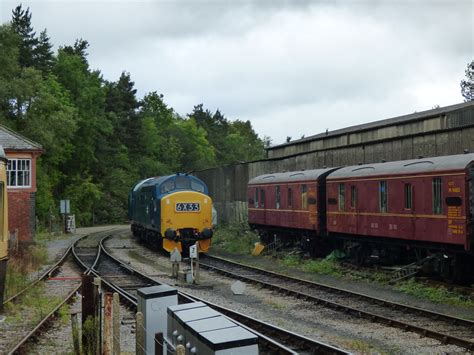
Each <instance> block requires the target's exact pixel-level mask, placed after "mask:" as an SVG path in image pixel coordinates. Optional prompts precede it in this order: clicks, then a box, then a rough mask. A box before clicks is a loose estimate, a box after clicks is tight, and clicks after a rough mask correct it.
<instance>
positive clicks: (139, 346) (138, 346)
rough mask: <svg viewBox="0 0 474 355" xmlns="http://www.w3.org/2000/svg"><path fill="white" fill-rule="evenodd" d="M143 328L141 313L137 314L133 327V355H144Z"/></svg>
mask: <svg viewBox="0 0 474 355" xmlns="http://www.w3.org/2000/svg"><path fill="white" fill-rule="evenodd" d="M144 346H145V328H144V324H143V313H142V312H137V314H136V326H135V354H137V355H145V347H144Z"/></svg>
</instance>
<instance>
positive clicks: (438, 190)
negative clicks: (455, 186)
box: [433, 178, 443, 214]
mask: <svg viewBox="0 0 474 355" xmlns="http://www.w3.org/2000/svg"><path fill="white" fill-rule="evenodd" d="M442 187H443V186H442V183H441V178H434V179H433V213H434V214H442V213H443V206H442V203H441V202H442Z"/></svg>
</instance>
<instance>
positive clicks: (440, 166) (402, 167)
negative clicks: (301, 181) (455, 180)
mask: <svg viewBox="0 0 474 355" xmlns="http://www.w3.org/2000/svg"><path fill="white" fill-rule="evenodd" d="M473 162H474V153H470V154H459V155H448V156H442V157H433V158H419V159H412V160H400V161H393V162H386V163H376V164H364V165H353V166H347V167H345V168H342V169H339V170H336V171H335V172H333V173H331V175H329V176H328V180H334V179H341V178H352V177H355V178H357V177H365V176H383V175H404V174H419V173H433V172H434V173H436V172H442V171H450V170H462V169H465V168H466V167H467V166H468V165H469V164H471V163H473Z"/></svg>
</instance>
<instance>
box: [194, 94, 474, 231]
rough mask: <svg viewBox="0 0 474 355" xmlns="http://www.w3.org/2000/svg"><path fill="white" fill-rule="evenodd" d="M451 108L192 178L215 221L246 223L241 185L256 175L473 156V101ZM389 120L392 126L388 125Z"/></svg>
mask: <svg viewBox="0 0 474 355" xmlns="http://www.w3.org/2000/svg"><path fill="white" fill-rule="evenodd" d="M453 107H454V108H453V109H451V110H449V109H447V108H444V109H437V110H433V111H432V112H428V113H427V114H425V115H422V114H419V115H416V116H415V118H411V117H409V116H407V117H408V118H407V119H395V120H393V119H392V120H385V121H381V125H383V127H381V125H379V126H377V123H372V124H370V127H368V128H366V129H365V130H361V129H353V130H351V129H346V130H342V131H344V132H343V133H341V134H332V135H328V136H323V137H319V138H317V139H315V140H307V141H305V142H303V143H299V144H295V145H291V144H290V145H284V146H282V147H281V148H278V149H272V150H270V151H269V152H268V155H269V157H270V158H269V159H266V160H261V161H255V162H249V163H242V164H236V165H231V166H226V167H219V168H215V169H207V170H202V171H198V172H195V173H194V174H195V175H196V176H198V177H199V178H201V179H202V180H204V182H206V184H207V185H208V187H209V191H210V194H211V197H212V198H213V200H214V204H215V207H216V210H217V212H218V219H219V220H218V223H220V222H223V221H227V222H231V221H246V219H247V208H246V204H247V202H246V200H247V198H246V185H247V182H248V180H249V179H251V178H253V177H255V176H258V175H261V174H267V173H272V172H281V171H293V170H301V169H316V168H322V167H324V166H326V167H334V166H344V165H356V164H358V163H374V162H380V161H382V160H386V161H393V160H403V159H412V158H416V157H418V156H420V155H422V156H424V157H430V156H440V155H452V154H461V153H463V150H464V149H468V150H469V151H471V152H474V103H472V104H461V105H455V106H453ZM434 114H435V115H436V116H434V117H433V115H434ZM388 121H394V122H392V124H390V125H388V123H387V122H388Z"/></svg>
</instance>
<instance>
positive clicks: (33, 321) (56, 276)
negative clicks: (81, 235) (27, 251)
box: [0, 246, 81, 354]
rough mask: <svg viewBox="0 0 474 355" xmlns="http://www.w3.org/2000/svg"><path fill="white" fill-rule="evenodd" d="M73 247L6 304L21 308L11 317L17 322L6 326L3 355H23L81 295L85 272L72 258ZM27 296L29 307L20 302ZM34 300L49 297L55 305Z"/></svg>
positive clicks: (1, 343)
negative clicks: (31, 343)
mask: <svg viewBox="0 0 474 355" xmlns="http://www.w3.org/2000/svg"><path fill="white" fill-rule="evenodd" d="M71 248H72V246H71V247H69V248H68V249H67V250H66V251H65V253H64V254H63V255H62V257H61V258H60V259H59V261H57V262H56V263H55V264H54V265H53V266H52V267H50V268H49V269H48V270H47V271H45V272H44V273H43V274H42V275H41V276H40V277H39V278H38V279H36V280H35V281H33V282H32V283H31V284H29V285H28V286H27V287H25V288H24V289H22V290H21V291H20V292H18V293H16V294H15V295H13V296H11V297H9V298H8V299H7V300H6V301H5V302H4V305H5V306H7V305H9V304H13V306H12V307H17V309H16V310H15V314H14V315H13V316H11V317H13V318H14V321H12V322H11V323H9V324H6V325H2V328H3V329H2V330H1V332H2V337H1V339H0V353H1V354H15V353H23V352H24V349H25V347H27V346H28V343H29V342H30V341H31V340H32V339H34V338H35V337H38V336H39V334H41V332H42V331H44V330H45V329H46V328H47V326H48V325H49V324H50V322H52V321H54V319H55V317H56V316H57V315H58V312H59V310H60V309H61V307H62V306H63V305H64V304H66V303H68V302H70V301H72V299H73V298H74V296H75V294H76V293H77V292H78V290H79V287H80V283H81V281H80V280H81V277H80V275H81V271H80V269H79V268H78V267H77V265H76V264H75V262H74V261H73V260H72V258H71ZM24 297H30V298H31V299H32V300H31V301H30V303H31V305H30V306H29V307H25V306H23V305H22V304H21V303H20V301H21V300H22V299H23V298H24ZM34 297H36V298H37V299H40V298H43V299H44V298H46V299H48V301H50V302H51V303H52V304H54V305H53V306H50V305H47V306H45V305H44V304H38V305H36V304H35V300H34ZM38 302H39V301H38ZM43 311H44V313H43ZM7 322H8V321H7Z"/></svg>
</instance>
